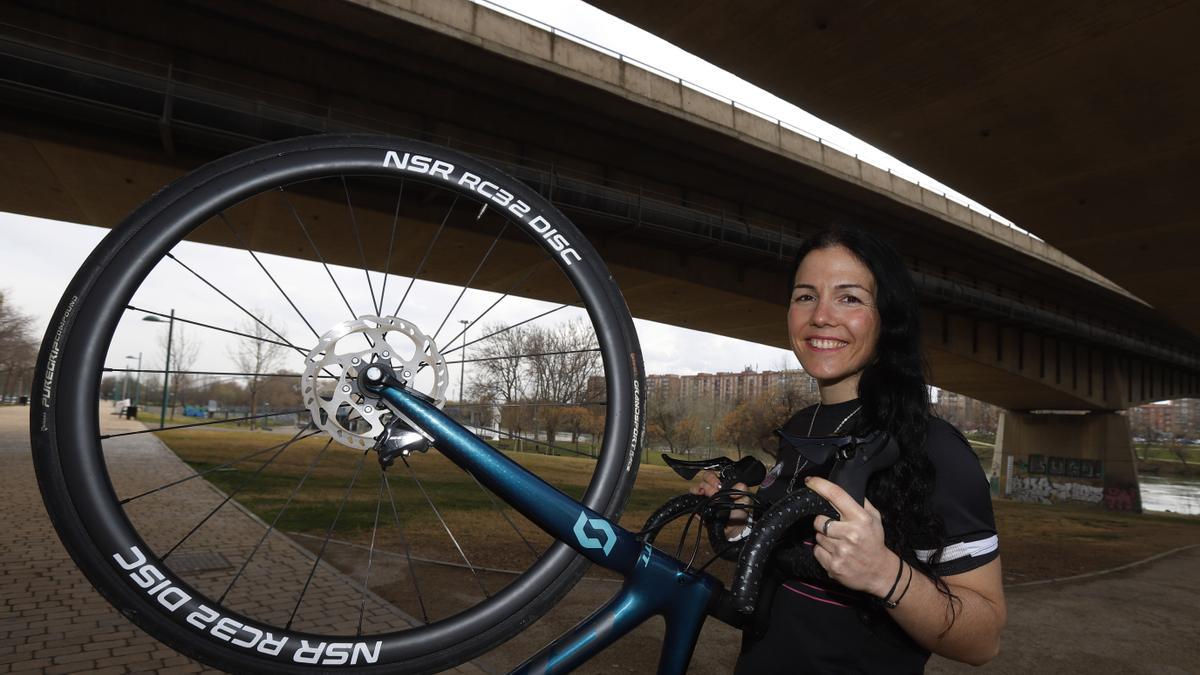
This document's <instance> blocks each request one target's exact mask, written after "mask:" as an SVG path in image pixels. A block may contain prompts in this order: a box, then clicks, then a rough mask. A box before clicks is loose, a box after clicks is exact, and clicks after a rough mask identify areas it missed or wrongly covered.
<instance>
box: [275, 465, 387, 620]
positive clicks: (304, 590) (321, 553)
mask: <svg viewBox="0 0 1200 675" xmlns="http://www.w3.org/2000/svg"><path fill="white" fill-rule="evenodd" d="M368 452H370V450H367V451H365V452H363V453H362V454H361V455H359V457H358V466H356V467H354V475H353V476H351V477H350V483H349V484H348V485H346V494H344V495H342V501H341V502H340V503H339V504H338V508H337V513H335V514H334V516H333V522H331V523H329V529H328V530H327V531H326V532H325V540H324V541H322V542H321V550H320V551H318V552H317V558H316V560H314V561H313V566H312V569H311V570H309V571H308V579H306V580H305V581H304V588H302V589H300V595H299V596H297V598H296V605H295V606H294V607H292V615H291V616H290V617H288V622H287V625H286V626H284V629H285V630H291V629H292V622H293V621H295V620H296V612H298V611H299V610H300V603H301V602H302V601H303V600H304V594H305V593H307V592H308V586H309V584H311V583H312V579H313V575H315V574H316V573H317V566H318V565H320V564H321V558H322V557H324V556H325V547H326V546H328V545H329V538H330V537H332V536H333V529H334V528H335V527H337V522H338V519H340V518H341V517H342V509H344V508H346V501H347V500H348V499H350V492H351V491H353V490H354V483H355V481H357V480H358V474H359V472H360V471H362V467H363V460H365V459H366V458H367V453H368Z"/></svg>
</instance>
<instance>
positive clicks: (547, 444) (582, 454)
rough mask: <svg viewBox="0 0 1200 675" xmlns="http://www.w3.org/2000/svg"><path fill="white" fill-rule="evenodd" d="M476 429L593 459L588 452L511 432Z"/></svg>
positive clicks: (484, 428)
mask: <svg viewBox="0 0 1200 675" xmlns="http://www.w3.org/2000/svg"><path fill="white" fill-rule="evenodd" d="M475 428H476V429H479V430H480V431H487V432H490V433H493V434H500V435H501V436H507V437H508V438H511V439H514V440H519V441H525V442H527V443H533V444H534V445H541V446H545V447H547V448H553V449H554V450H560V451H562V452H569V453H571V454H572V455H579V456H580V457H592V455H590V454H588V453H586V452H580V451H579V450H572V449H571V448H564V447H563V446H561V445H554V444H553V443H547V442H546V441H540V440H538V439H536V438H529V437H527V436H520V435H517V434H514V433H512V432H509V431H504V430H503V429H492V428H489V427H481V426H476V427H475Z"/></svg>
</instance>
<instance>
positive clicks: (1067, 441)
mask: <svg viewBox="0 0 1200 675" xmlns="http://www.w3.org/2000/svg"><path fill="white" fill-rule="evenodd" d="M995 452H996V455H995V456H994V458H993V464H992V466H993V468H992V485H993V488H992V489H993V492H998V493H999V496H1003V497H1006V498H1009V499H1016V500H1021V501H1033V502H1040V503H1043V504H1051V503H1055V502H1063V501H1078V502H1090V503H1094V504H1100V505H1103V506H1104V507H1105V508H1109V509H1115V510H1120V511H1139V512H1140V511H1141V510H1142V498H1141V492H1140V490H1139V489H1138V480H1137V465H1136V464H1135V462H1134V455H1133V444H1132V442H1131V441H1130V437H1129V419H1128V418H1127V417H1125V416H1124V415H1119V414H1117V413H1115V412H1090V413H1086V414H1082V415H1071V414H1033V413H1020V412H1012V411H1005V412H1003V413H1002V414H1001V418H1000V424H999V428H998V429H997V433H996V450H995ZM997 479H998V480H997Z"/></svg>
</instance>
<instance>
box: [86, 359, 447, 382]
mask: <svg viewBox="0 0 1200 675" xmlns="http://www.w3.org/2000/svg"><path fill="white" fill-rule="evenodd" d="M452 363H458V362H457V361H453V362H452ZM101 372H105V373H125V374H147V375H162V374H163V373H171V374H172V375H214V376H221V377H300V375H299V373H238V372H231V371H228V370H163V369H161V368H157V369H155V368H108V367H105V368H102V369H101ZM318 379H321V380H336V379H338V378H336V377H334V376H333V375H322V376H320V377H318Z"/></svg>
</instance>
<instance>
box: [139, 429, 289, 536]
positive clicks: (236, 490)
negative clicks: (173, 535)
mask: <svg viewBox="0 0 1200 675" xmlns="http://www.w3.org/2000/svg"><path fill="white" fill-rule="evenodd" d="M303 432H304V430H303V429H301V430H300V431H297V432H296V435H295V436H292V438H291V440H289V441H288V442H287V443H284V444H283V446H282V447H280V448H279V449H278V450H276V451H275V454H274V455H271V458H270V459H268V460H267V461H265V462H263V463H262V465H261V466H259V467H258V468H257V469H255V471H254V473H252V474H250V475H249V476H247V477H246V478H245V479H244V480H243V481H242V482H241V483H240V484H239V485H238V486H237V487H236V488H234V489H233V492H230V493H229V494H227V495H225V499H222V500H221V503H220V504H217V506H216V507H215V508H213V510H211V511H209V512H208V515H206V516H204V517H203V518H201V519H200V522H198V523H196V524H195V526H193V527H192V529H190V530H188V533H187V534H185V535H183V538H182V539H180V540H179V541H177V542H175V545H174V546H172V547H171V548H170V549H168V550H167V552H166V553H164V554H162V555H161V556H160V558H161V559H162V560H166V559H167V557H168V556H170V555H171V554H172V553H174V552H175V549H177V548H179V547H180V546H182V545H183V542H185V541H187V540H188V538H189V537H191V536H192V535H193V534H195V533H196V530H199V529H200V528H201V527H203V526H204V524H205V523H207V522H208V519H209V518H212V517H213V516H215V515H216V514H217V511H220V510H221V507H223V506H225V505H226V504H228V503H229V500H231V499H233V498H234V496H236V495H237V493H239V492H241V491H242V488H244V487H246V486H247V485H249V484H250V483H251V482H252V481H253V480H254V479H255V478H258V477H259V476H260V475H262V472H263V471H264V470H266V468H267V467H268V466H271V464H272V463H274V462H275V460H276V459H278V458H279V456H280V455H282V454H283V451H284V450H287V449H288V448H289V447H290V446H291V445H292V444H293V443H295V442H296V441H297V440H299V439H300V434H302V433H303Z"/></svg>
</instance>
